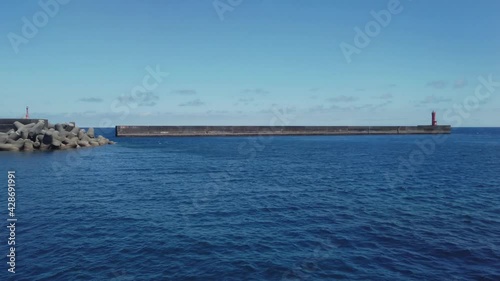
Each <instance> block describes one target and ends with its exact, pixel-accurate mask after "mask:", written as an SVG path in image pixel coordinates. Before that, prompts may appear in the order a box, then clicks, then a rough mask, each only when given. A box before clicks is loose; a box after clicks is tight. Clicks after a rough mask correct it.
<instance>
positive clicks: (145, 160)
mask: <svg viewBox="0 0 500 281" xmlns="http://www.w3.org/2000/svg"><path fill="white" fill-rule="evenodd" d="M101 131H102V132H101V134H104V135H105V136H106V137H110V138H113V135H112V134H113V131H112V130H109V129H102V130H101ZM442 137H443V139H440V141H439V144H436V139H435V137H433V136H333V137H329V136H300V137H263V138H259V137H252V138H245V137H228V138H222V137H206V138H204V137H199V138H118V139H116V141H118V144H117V145H114V146H106V147H98V148H93V149H80V150H75V151H57V152H51V153H39V152H35V153H9V152H6V153H0V173H2V174H3V175H1V177H0V178H2V179H3V181H4V183H3V184H2V186H4V187H5V186H6V183H7V171H8V170H10V169H13V170H15V171H16V175H17V195H16V198H17V206H16V207H17V209H16V215H17V217H18V223H17V228H16V234H17V236H16V241H17V244H16V246H17V250H16V251H17V261H16V271H17V273H16V274H15V279H12V280H500V176H499V175H500V164H499V159H500V129H495V128H489V129H486V128H463V129H454V131H453V134H451V135H449V136H442ZM417 143H425V145H423V146H422V145H418V144H417ZM431 144H435V147H434V148H433V145H431ZM0 202H1V204H2V206H4V210H3V211H2V212H1V214H3V218H0V220H2V221H3V225H2V229H4V230H5V229H6V227H5V226H6V225H7V223H6V222H5V219H6V218H7V215H6V211H7V203H6V202H7V191H6V190H5V189H4V192H1V194H0ZM2 233H3V234H2V236H1V237H2V238H1V239H0V245H1V246H0V249H1V252H2V255H4V258H3V260H4V261H6V260H7V259H6V257H5V255H6V254H8V248H7V237H8V234H7V232H6V231H2ZM2 241H4V242H2ZM7 268H8V267H7V265H6V263H5V262H4V263H3V266H1V267H0V271H1V273H0V279H1V280H9V279H7V278H13V277H12V274H9V273H8V272H7ZM2 276H5V277H2Z"/></svg>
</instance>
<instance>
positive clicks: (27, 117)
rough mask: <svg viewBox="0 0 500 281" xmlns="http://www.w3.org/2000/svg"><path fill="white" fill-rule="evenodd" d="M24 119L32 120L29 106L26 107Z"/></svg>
mask: <svg viewBox="0 0 500 281" xmlns="http://www.w3.org/2000/svg"><path fill="white" fill-rule="evenodd" d="M24 119H30V112H29V108H28V106H26V116H24Z"/></svg>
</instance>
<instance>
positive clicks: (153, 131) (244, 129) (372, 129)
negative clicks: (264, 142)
mask: <svg viewBox="0 0 500 281" xmlns="http://www.w3.org/2000/svg"><path fill="white" fill-rule="evenodd" d="M450 133H451V126H449V125H439V126H430V125H421V126H281V127H280V126H276V127H272V126H125V125H120V126H116V127H115V135H116V136H117V137H182V136H265V135H268V136H276V135H282V136H294V135H295V136H300V135H411V134H450Z"/></svg>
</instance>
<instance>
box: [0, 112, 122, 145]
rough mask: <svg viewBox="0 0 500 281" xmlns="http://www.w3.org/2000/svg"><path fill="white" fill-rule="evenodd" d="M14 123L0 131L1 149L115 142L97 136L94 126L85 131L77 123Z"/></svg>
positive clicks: (40, 121) (41, 121)
mask: <svg viewBox="0 0 500 281" xmlns="http://www.w3.org/2000/svg"><path fill="white" fill-rule="evenodd" d="M13 125H14V126H13V129H11V130H9V131H8V132H6V133H1V132H0V151H20V150H23V151H33V150H63V149H70V148H79V147H90V146H100V145H106V144H115V142H114V141H110V140H109V139H107V138H105V137H103V136H98V137H97V138H96V137H95V135H94V128H89V129H88V130H87V131H85V130H84V129H80V128H79V127H77V126H76V125H75V123H64V124H55V125H51V124H50V123H49V124H45V121H44V120H39V121H38V122H37V123H30V124H26V125H24V124H22V123H21V122H19V121H15V122H14V124H13ZM14 128H15V129H14Z"/></svg>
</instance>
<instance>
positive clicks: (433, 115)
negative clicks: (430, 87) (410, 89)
mask: <svg viewBox="0 0 500 281" xmlns="http://www.w3.org/2000/svg"><path fill="white" fill-rule="evenodd" d="M437 124H438V122H437V121H436V111H432V126H437Z"/></svg>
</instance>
